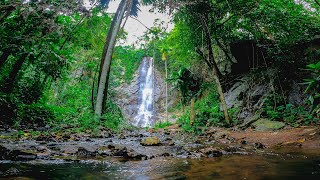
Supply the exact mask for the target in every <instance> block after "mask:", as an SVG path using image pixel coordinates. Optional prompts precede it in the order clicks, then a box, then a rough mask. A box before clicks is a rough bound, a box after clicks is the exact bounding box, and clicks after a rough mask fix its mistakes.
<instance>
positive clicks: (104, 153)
mask: <svg viewBox="0 0 320 180" xmlns="http://www.w3.org/2000/svg"><path fill="white" fill-rule="evenodd" d="M98 154H99V155H100V156H111V155H112V153H111V151H110V148H108V147H107V146H101V147H100V148H99V150H98Z"/></svg>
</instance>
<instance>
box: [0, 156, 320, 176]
mask: <svg viewBox="0 0 320 180" xmlns="http://www.w3.org/2000/svg"><path fill="white" fill-rule="evenodd" d="M289 178H294V179H319V178H320V156H311V157H308V156H306V155H304V154H300V155H299V154H298V155H297V154H295V155H291V154H282V155H279V154H265V155H258V154H253V155H252V154H251V155H231V156H222V157H216V158H202V159H183V158H155V159H150V160H146V161H126V160H124V159H116V158H110V159H103V160H99V159H97V160H85V159H83V160H78V161H73V162H68V161H62V160H61V161H58V160H56V161H41V160H35V161H29V162H11V161H1V162H0V179H289Z"/></svg>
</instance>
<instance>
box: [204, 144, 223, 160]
mask: <svg viewBox="0 0 320 180" xmlns="http://www.w3.org/2000/svg"><path fill="white" fill-rule="evenodd" d="M200 152H201V153H202V154H203V155H205V156H206V157H209V158H211V157H219V156H222V154H223V153H222V151H221V150H218V149H217V148H214V147H207V148H205V149H201V150H200Z"/></svg>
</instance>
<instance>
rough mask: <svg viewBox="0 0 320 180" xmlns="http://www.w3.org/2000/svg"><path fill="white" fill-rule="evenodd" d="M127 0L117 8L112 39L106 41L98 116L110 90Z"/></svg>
mask: <svg viewBox="0 0 320 180" xmlns="http://www.w3.org/2000/svg"><path fill="white" fill-rule="evenodd" d="M127 3H128V1H127V0H121V2H120V4H119V7H118V9H117V12H118V13H116V14H117V16H115V17H114V18H113V20H112V21H115V23H114V27H110V29H109V32H108V36H109V34H110V33H111V34H110V40H109V41H107V42H106V44H107V45H105V47H106V46H107V51H106V54H105V56H104V62H103V66H102V71H101V74H100V80H99V84H98V94H97V101H96V106H95V114H96V115H97V116H98V117H101V115H102V110H103V102H104V101H105V100H106V99H107V91H108V80H109V74H110V66H111V60H112V52H113V48H114V45H115V42H116V37H117V34H118V32H119V29H120V26H121V22H122V19H123V16H124V13H125V11H126V8H127Z"/></svg>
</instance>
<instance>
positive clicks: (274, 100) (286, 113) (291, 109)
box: [262, 94, 319, 126]
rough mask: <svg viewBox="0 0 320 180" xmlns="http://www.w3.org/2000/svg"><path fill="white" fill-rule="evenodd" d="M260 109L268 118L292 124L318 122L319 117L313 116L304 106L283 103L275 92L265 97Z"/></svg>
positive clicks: (281, 98)
mask: <svg viewBox="0 0 320 180" xmlns="http://www.w3.org/2000/svg"><path fill="white" fill-rule="evenodd" d="M262 111H263V112H262V115H264V116H266V117H267V118H269V119H270V120H274V121H283V122H286V123H287V124H289V125H292V126H298V125H301V124H304V125H308V124H314V123H318V122H319V119H318V118H316V117H314V116H313V115H312V114H311V113H310V112H309V111H307V110H306V108H305V107H303V106H297V107H295V106H293V105H292V104H285V102H284V99H283V97H281V96H280V95H277V94H274V95H271V96H269V97H267V98H266V99H265V101H264V106H263V109H262Z"/></svg>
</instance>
